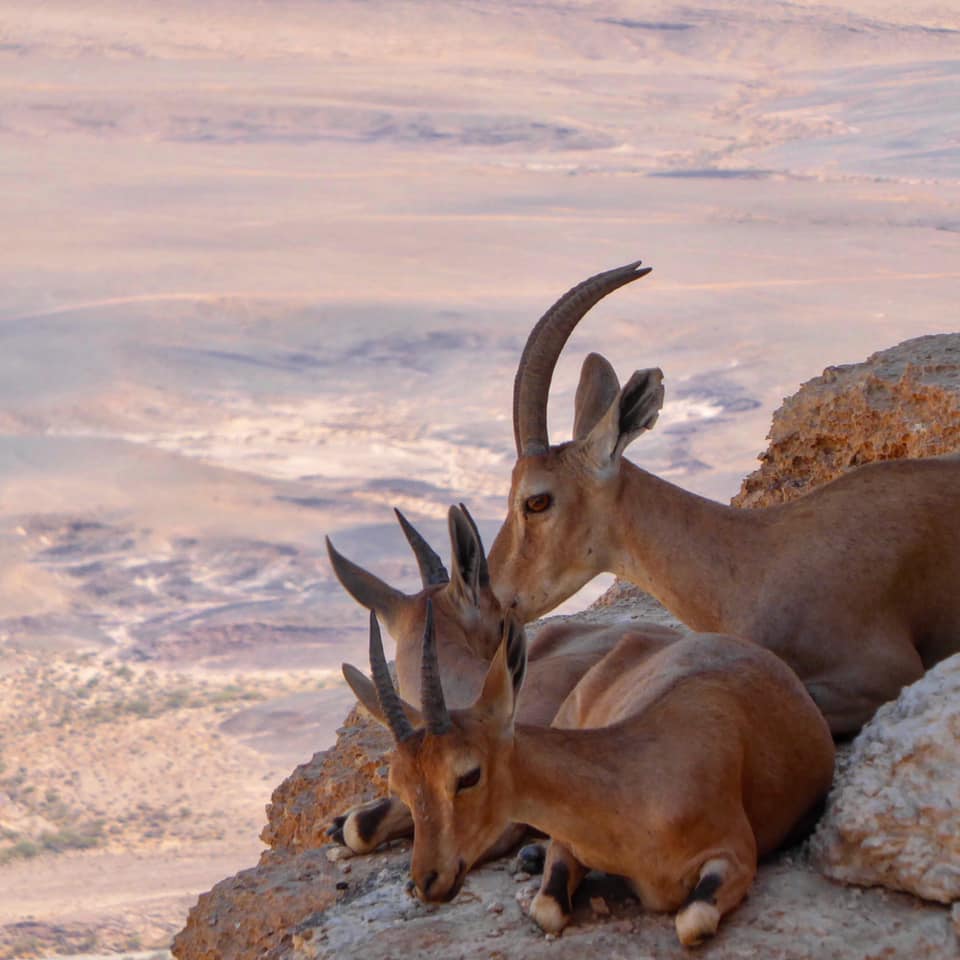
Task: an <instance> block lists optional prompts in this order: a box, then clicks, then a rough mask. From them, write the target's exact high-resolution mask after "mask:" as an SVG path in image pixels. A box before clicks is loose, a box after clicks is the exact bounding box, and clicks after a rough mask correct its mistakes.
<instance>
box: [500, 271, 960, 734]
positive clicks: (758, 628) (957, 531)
mask: <svg viewBox="0 0 960 960" xmlns="http://www.w3.org/2000/svg"><path fill="white" fill-rule="evenodd" d="M648 272H649V271H648V270H646V269H643V270H641V269H639V263H633V264H629V265H627V266H625V267H620V268H618V269H615V270H610V271H608V272H606V273H601V274H598V275H597V276H595V277H592V278H591V279H589V280H587V281H585V282H584V283H582V284H580V285H579V286H578V287H575V288H574V289H573V290H571V291H569V292H568V293H567V294H565V295H564V296H563V297H561V299H560V300H559V301H558V302H557V303H556V304H555V305H554V306H553V307H552V308H551V309H550V310H549V311H548V312H547V313H546V314H545V315H544V317H543V318H542V319H541V320H540V322H539V323H538V324H537V326H536V327H535V328H534V330H533V332H532V333H531V335H530V338H529V340H528V342H527V345H526V348H525V349H524V352H523V356H522V358H521V360H520V366H519V369H518V371H517V378H516V382H515V384H514V431H515V435H516V444H517V456H518V460H517V463H516V466H515V467H514V470H513V479H512V484H511V489H510V499H509V504H508V513H507V518H506V520H505V522H504V524H503V527H502V528H501V529H500V532H499V533H498V534H497V538H496V540H495V542H494V544H493V547H492V549H491V551H490V569H491V574H492V580H493V588H494V591H495V593H496V594H497V596H498V597H499V599H500V601H501V603H502V604H503V605H504V608H505V609H506V608H512V609H514V610H515V612H516V613H517V614H518V616H520V617H521V618H522V619H523V620H525V621H526V620H532V619H534V618H535V617H539V616H541V615H542V614H544V613H546V612H547V611H549V610H550V609H552V608H553V607H554V606H556V605H557V604H558V603H560V602H561V601H563V600H565V599H566V598H567V597H569V596H570V595H572V594H573V593H574V592H575V591H576V590H578V589H579V588H580V587H581V586H582V585H583V584H585V583H586V582H587V581H588V580H590V579H591V578H592V577H593V576H595V575H596V574H598V573H601V572H604V571H608V572H611V573H615V574H617V575H618V576H620V577H624V578H626V579H628V580H631V581H632V582H633V583H635V584H637V585H638V586H640V587H641V588H642V589H644V590H646V591H648V592H649V593H651V594H653V595H654V596H655V597H656V598H657V599H658V600H660V601H661V602H662V603H663V604H664V606H666V607H667V608H668V609H669V610H670V611H671V612H672V613H673V614H674V615H676V616H677V617H679V618H680V619H681V620H683V621H684V622H685V623H686V624H687V625H689V626H690V627H691V628H692V629H694V630H699V631H718V632H723V633H729V634H733V635H736V636H740V637H746V638H749V639H750V640H753V641H755V642H757V643H759V644H761V645H763V646H764V647H767V648H768V649H770V650H773V651H774V652H775V653H777V654H779V655H780V656H781V657H782V658H783V659H784V660H785V661H786V662H787V663H789V664H790V666H791V667H793V668H794V670H795V671H796V672H797V673H798V674H799V676H800V678H801V679H802V680H803V682H804V683H805V684H806V686H807V689H808V690H809V691H810V693H811V695H812V696H813V699H814V700H815V701H816V703H817V704H818V706H819V707H820V709H821V710H822V711H823V713H824V715H825V716H826V718H827V720H828V722H829V724H830V727H831V729H832V730H833V732H834V733H835V734H847V733H852V732H855V731H856V730H858V729H859V728H860V727H861V726H862V724H863V723H864V722H865V721H866V720H867V719H868V718H869V717H870V716H871V715H872V714H873V712H874V711H875V710H876V708H877V707H878V706H879V705H880V704H881V703H883V702H885V701H886V700H889V699H891V698H893V697H895V696H896V695H897V693H898V692H899V690H900V688H901V687H902V686H904V685H905V684H908V683H912V682H913V681H914V680H916V679H917V678H918V677H919V676H920V675H921V674H922V673H923V671H924V670H925V669H926V668H927V667H929V666H931V665H932V664H934V663H936V662H937V661H939V660H941V659H943V658H944V657H946V656H948V655H950V654H951V653H954V652H956V651H958V650H960V589H958V584H960V522H958V520H957V518H958V517H960V459H955V458H931V459H928V460H899V461H886V462H883V463H876V464H870V465H867V466H863V467H860V468H859V469H857V470H854V471H851V472H850V473H849V474H847V475H846V476H844V477H841V478H840V479H838V480H835V481H833V482H832V483H829V484H826V485H824V486H822V487H819V488H817V489H815V490H812V491H811V492H810V493H808V494H807V495H806V496H804V497H802V498H801V499H799V500H795V501H793V502H790V503H785V504H780V505H777V506H772V507H768V508H766V509H761V510H738V509H734V508H731V507H727V506H723V505H721V504H719V503H715V502H713V501H710V500H706V499H704V498H703V497H699V496H696V495H694V494H692V493H688V492H686V491H684V490H682V489H681V488H679V487H677V486H674V485H673V484H671V483H667V482H666V481H664V480H661V479H659V478H657V477H655V476H653V475H651V474H649V473H647V472H645V471H644V470H641V469H640V468H638V467H636V466H634V464H632V463H630V462H629V461H628V460H626V459H625V458H624V457H623V451H624V448H625V447H626V446H627V444H629V443H630V442H631V441H632V440H634V439H635V438H636V437H637V436H639V435H640V434H641V433H643V432H644V431H646V430H649V429H650V428H651V427H652V426H653V425H654V423H655V422H656V420H657V416H658V413H659V410H660V407H661V405H662V403H663V385H662V374H661V372H660V370H658V369H648V370H639V371H637V372H635V373H634V374H633V376H631V377H630V379H629V380H628V381H627V383H626V385H625V386H624V387H623V388H621V387H620V384H619V382H618V380H617V377H616V375H615V373H614V372H613V368H612V367H611V366H610V364H609V363H608V362H607V361H606V360H605V359H603V357H600V356H598V355H596V354H591V355H590V356H588V357H587V359H586V361H585V363H584V365H583V370H582V372H581V377H580V385H579V388H578V390H577V396H576V413H575V420H574V437H573V440H572V441H571V442H570V443H564V444H560V445H558V446H551V445H550V442H549V439H548V436H547V426H546V424H547V419H546V411H547V394H548V391H549V387H550V379H551V376H552V373H553V369H554V365H555V363H556V360H557V358H558V356H559V354H560V352H561V350H562V349H563V345H564V344H565V342H566V340H567V338H568V337H569V335H570V333H571V332H572V331H573V329H574V327H575V326H576V324H577V323H578V322H579V320H580V319H581V318H582V317H583V315H584V314H585V313H586V312H587V310H589V309H590V308H591V307H592V306H593V305H594V304H595V303H597V302H598V301H599V300H600V299H601V298H602V297H604V296H606V295H607V294H608V293H610V292H612V291H613V290H616V289H617V288H619V287H621V286H623V285H624V284H626V283H630V282H631V281H633V280H636V279H638V278H639V277H642V276H645V275H646V274H647V273H648Z"/></svg>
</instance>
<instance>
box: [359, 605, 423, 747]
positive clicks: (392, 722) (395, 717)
mask: <svg viewBox="0 0 960 960" xmlns="http://www.w3.org/2000/svg"><path fill="white" fill-rule="evenodd" d="M370 670H371V672H372V673H373V685H374V686H375V687H376V690H377V699H378V700H379V701H380V709H381V710H382V711H383V715H384V717H385V718H386V721H387V724H388V725H389V726H390V731H391V733H392V734H393V739H394V740H396V741H397V743H403V741H404V740H409V739H410V738H411V737H412V736H413V735H414V733H415V732H416V731H415V730H414V729H413V725H412V724H411V723H410V721H409V720H408V719H407V715H406V714H405V713H404V712H403V704H402V703H401V702H400V695H399V694H398V693H397V691H396V689H395V688H394V686H393V681H392V680H391V679H390V668H389V667H388V666H387V658H386V656H385V655H384V652H383V640H382V639H381V638H380V624H379V623H377V615H376V614H375V613H374V612H373V611H372V610H371V611H370Z"/></svg>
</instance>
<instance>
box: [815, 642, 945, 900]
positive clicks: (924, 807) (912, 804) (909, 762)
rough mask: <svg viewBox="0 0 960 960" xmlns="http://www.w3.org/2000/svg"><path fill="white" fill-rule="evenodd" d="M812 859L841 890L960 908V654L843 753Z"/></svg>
mask: <svg viewBox="0 0 960 960" xmlns="http://www.w3.org/2000/svg"><path fill="white" fill-rule="evenodd" d="M811 859H812V862H813V863H814V865H815V866H816V867H817V868H818V869H820V870H822V871H823V872H824V873H825V874H826V875H827V876H828V877H832V878H833V879H835V880H842V881H844V882H845V883H857V884H861V885H863V886H875V885H876V886H884V887H889V888H890V889H893V890H906V891H908V892H909V893H914V894H916V895H917V896H918V897H923V898H924V899H926V900H937V901H939V902H941V903H951V902H953V901H960V654H955V655H954V656H952V657H950V658H949V659H947V660H944V661H943V662H942V663H939V664H938V665H937V666H936V667H934V668H933V669H932V670H930V671H929V672H928V673H927V674H926V676H924V677H923V678H921V679H920V680H918V681H917V682H916V683H914V684H912V685H911V686H909V687H907V688H905V689H904V691H903V693H902V694H901V695H900V697H899V698H898V699H897V700H895V701H894V702H893V703H888V704H885V705H884V706H882V707H881V708H880V709H879V710H878V711H877V713H876V715H875V716H874V718H873V719H872V720H871V721H870V722H869V723H868V724H867V725H866V726H865V727H864V728H863V730H862V731H861V732H860V734H859V735H858V736H857V738H856V740H854V742H853V744H852V746H851V748H850V750H849V751H848V752H846V753H845V754H844V755H843V757H842V759H841V760H840V762H839V763H838V766H837V773H836V777H835V779H834V785H833V789H832V790H831V792H830V798H829V801H828V803H827V810H826V813H825V815H824V816H823V818H822V819H821V821H820V823H819V825H818V827H817V832H816V834H815V835H814V837H813V841H812V843H811Z"/></svg>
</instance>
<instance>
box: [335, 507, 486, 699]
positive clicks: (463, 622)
mask: <svg viewBox="0 0 960 960" xmlns="http://www.w3.org/2000/svg"><path fill="white" fill-rule="evenodd" d="M394 512H395V513H396V515H397V520H398V521H399V522H400V526H401V528H402V529H403V532H404V535H405V536H406V538H407V541H408V542H409V543H410V546H411V548H412V549H413V552H414V555H415V556H416V558H417V565H418V567H419V569H420V576H421V580H422V581H423V589H422V590H421V591H420V592H419V593H415V594H405V593H402V592H401V591H399V590H395V589H394V588H393V587H391V586H389V585H388V584H386V583H385V582H384V581H383V580H381V579H380V578H379V577H377V576H375V575H374V574H372V573H370V572H369V571H367V570H364V569H363V568H362V567H359V566H357V564H355V563H353V562H352V561H350V560H348V559H347V558H346V557H344V556H343V555H342V554H341V553H339V552H338V551H337V550H336V549H335V548H334V546H333V544H332V543H331V542H330V540H329V539H328V540H327V552H328V554H329V556H330V563H331V565H332V566H333V570H334V573H336V575H337V579H338V580H339V581H340V583H341V584H342V585H343V587H344V588H345V589H346V591H347V592H348V593H349V594H350V595H351V596H352V597H353V598H354V600H356V601H357V603H359V604H361V605H362V606H364V607H367V609H369V610H373V611H375V612H376V613H377V614H378V616H379V617H380V618H381V619H382V620H383V622H384V623H385V624H386V626H387V629H388V630H389V631H390V633H391V635H392V636H393V637H394V639H395V640H396V641H397V674H398V678H399V682H400V689H401V690H402V691H403V692H404V695H405V696H408V697H412V698H415V697H416V696H417V693H418V691H419V684H418V677H419V664H420V637H421V635H422V632H423V621H424V616H425V604H426V603H427V601H428V600H431V601H432V603H433V607H434V610H435V614H436V617H437V620H438V624H439V633H440V636H441V638H442V643H443V646H444V659H445V661H446V657H447V655H448V654H451V652H452V651H456V650H462V651H468V652H469V653H471V654H473V655H475V656H476V657H477V658H479V659H481V660H483V661H489V660H490V658H491V657H492V656H493V654H494V652H495V651H496V649H497V646H498V645H499V643H500V605H499V604H498V603H497V599H496V597H495V596H494V594H493V590H492V589H491V587H490V575H489V573H488V572H487V560H486V555H485V554H484V550H483V543H482V542H481V540H480V534H479V532H478V531H477V527H476V524H475V523H474V522H473V518H472V517H471V516H470V513H469V512H468V511H467V508H466V507H465V506H463V504H460V506H453V507H451V508H450V511H449V513H448V521H449V528H450V545H451V552H452V563H451V570H452V571H453V572H452V575H451V574H448V573H447V570H446V567H445V566H444V565H443V561H442V560H441V559H440V557H439V556H438V555H437V554H436V553H435V552H434V551H433V549H432V548H431V547H430V545H429V544H428V543H427V541H426V540H424V538H423V537H422V536H421V535H420V534H419V533H418V532H417V531H416V530H415V529H414V528H413V526H412V525H411V524H410V523H409V521H408V520H407V519H406V517H404V515H403V514H402V513H400V511H399V510H395V511H394ZM451 666H452V667H453V668H454V670H456V668H457V667H458V666H459V664H456V663H453V664H451ZM456 679H457V678H456V677H453V678H452V682H456ZM474 689H476V688H474Z"/></svg>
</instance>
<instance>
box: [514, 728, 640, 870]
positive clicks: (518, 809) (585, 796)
mask: <svg viewBox="0 0 960 960" xmlns="http://www.w3.org/2000/svg"><path fill="white" fill-rule="evenodd" d="M514 737H515V740H514V749H513V752H512V755H511V773H512V777H513V805H512V810H511V815H512V817H513V820H514V821H515V822H518V823H529V824H530V825H531V826H533V827H536V828H537V829H538V830H542V831H543V832H544V833H547V834H549V835H550V836H551V837H553V838H554V839H555V840H558V841H560V842H562V843H565V844H567V845H568V846H570V847H574V848H578V849H580V850H584V851H586V850H615V849H618V848H619V843H620V840H619V837H618V833H617V825H616V823H611V821H610V819H609V818H608V817H607V816H605V815H604V810H605V809H606V808H607V807H611V808H614V809H616V808H617V807H618V806H619V805H620V804H619V798H620V797H621V794H625V792H626V793H629V801H630V803H631V804H632V807H633V810H634V811H636V810H637V809H638V805H639V803H640V802H641V798H639V797H637V796H636V790H635V789H634V790H633V791H626V790H625V785H624V783H623V777H622V771H621V769H620V768H621V767H622V762H623V754H622V751H619V750H612V749H611V745H610V744H609V742H608V740H609V734H608V733H607V732H606V731H605V730H604V729H603V728H599V729H595V730H559V729H556V728H554V727H528V726H523V725H520V726H518V727H517V728H516V731H515V734H514ZM641 749H642V745H641V744H631V760H632V761H633V763H636V761H637V754H638V753H639V752H640V750H641ZM624 802H626V797H624ZM585 810H586V811H592V812H593V814H594V815H592V816H584V811H585ZM591 865H592V866H595V867H597V868H598V869H604V864H603V863H600V862H596V863H591Z"/></svg>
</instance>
